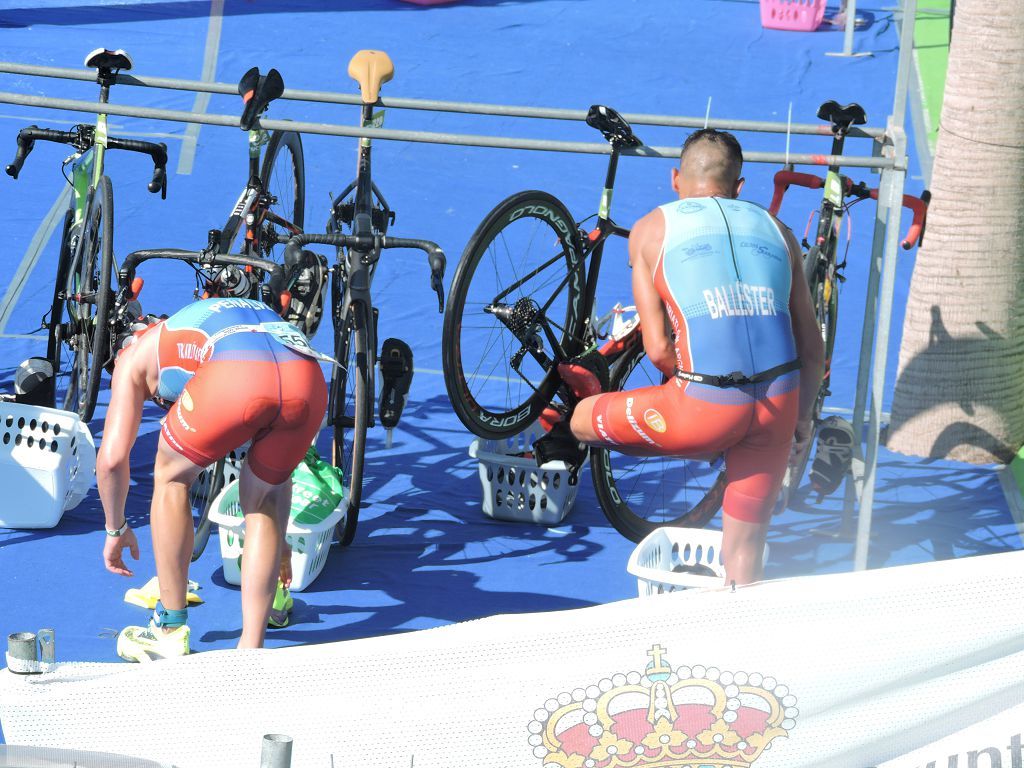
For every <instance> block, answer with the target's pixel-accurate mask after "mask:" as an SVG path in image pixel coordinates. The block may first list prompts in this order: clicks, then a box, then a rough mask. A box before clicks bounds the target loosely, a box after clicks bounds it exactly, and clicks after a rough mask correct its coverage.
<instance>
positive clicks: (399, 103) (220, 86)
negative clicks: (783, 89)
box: [0, 61, 885, 138]
mask: <svg viewBox="0 0 1024 768" xmlns="http://www.w3.org/2000/svg"><path fill="white" fill-rule="evenodd" d="M0 72H6V73H9V74H15V75H32V76H37V77H55V78H60V79H64V80H80V81H83V82H90V83H95V82H96V72H95V71H93V70H91V69H71V68H66V67H41V66H37V65H34V64H19V63H17V62H12V61H0ZM115 81H116V82H117V83H120V84H123V85H133V86H143V87H149V88H166V89H169V90H181V91H195V92H199V93H216V94H229V95H232V96H234V95H237V94H238V86H237V85H231V84H228V83H213V82H205V81H202V80H178V79H174V78H167V77H145V76H141V75H118V76H117V77H116V78H115ZM281 98H282V99H291V100H293V101H312V102H318V103H326V104H350V105H360V104H362V100H361V99H360V97H359V96H356V95H352V94H346V93H334V92H331V91H310V90H300V89H295V88H287V89H285V91H284V93H283V94H282V95H281ZM380 103H381V106H383V107H384V108H387V109H421V110H428V111H432V112H459V113H467V114H476V115H498V116H502V117H531V118H541V119H547V120H570V121H573V122H582V121H583V119H584V118H585V117H586V116H587V110H584V109H552V108H548V107H517V106H512V105H503V104H482V103H479V102H461V101H435V100H430V99H401V98H381V102H380ZM623 117H624V118H625V119H626V120H628V121H629V122H630V123H633V124H636V125H661V126H667V127H670V128H704V127H706V126H705V118H704V117H678V116H675V115H651V114H642V113H628V114H626V113H624V114H623ZM711 126H712V127H713V128H718V129H721V130H726V131H759V132H765V133H787V123H782V122H770V121H760V120H719V119H716V120H715V121H714V123H712V124H711ZM788 132H789V133H794V134H805V135H811V136H831V135H832V129H831V128H830V126H827V125H825V124H823V123H796V124H794V125H792V126H788ZM884 134H885V131H884V129H882V128H863V127H862V128H853V129H851V131H850V133H849V134H848V136H850V137H870V138H877V137H880V136H883V135H884Z"/></svg>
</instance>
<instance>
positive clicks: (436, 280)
mask: <svg viewBox="0 0 1024 768" xmlns="http://www.w3.org/2000/svg"><path fill="white" fill-rule="evenodd" d="M430 287H431V288H433V289H434V291H435V292H436V293H437V311H438V313H443V312H444V283H442V282H441V278H440V277H438V275H437V274H436V273H434V274H432V275H431V276H430Z"/></svg>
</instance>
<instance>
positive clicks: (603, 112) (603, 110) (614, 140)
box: [587, 104, 643, 149]
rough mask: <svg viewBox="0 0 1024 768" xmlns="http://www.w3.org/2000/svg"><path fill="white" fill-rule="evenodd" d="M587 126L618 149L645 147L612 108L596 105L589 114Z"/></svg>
mask: <svg viewBox="0 0 1024 768" xmlns="http://www.w3.org/2000/svg"><path fill="white" fill-rule="evenodd" d="M587 125H589V126H590V127H591V128H596V129H597V130H599V131H600V132H601V133H602V134H603V135H604V137H605V139H606V140H607V141H608V143H609V144H611V145H612V146H613V147H615V148H616V149H619V148H621V147H639V146H642V145H643V142H642V141H640V139H638V138H637V137H636V136H634V135H633V129H632V128H630V127H629V123H627V122H626V121H625V119H623V117H622V115H620V114H619V113H618V112H616V111H615V110H614V109H612V108H611V107H605V106H603V105H601V104H594V105H593V106H592V107H591V108H590V111H589V112H587Z"/></svg>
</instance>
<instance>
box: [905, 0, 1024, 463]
mask: <svg viewBox="0 0 1024 768" xmlns="http://www.w3.org/2000/svg"><path fill="white" fill-rule="evenodd" d="M1021 443H1024V0H1001V2H998V3H993V2H991V0H959V2H958V3H957V9H956V29H955V31H954V33H953V39H952V42H951V43H950V51H949V72H948V75H947V79H946V91H945V96H944V100H943V106H942V116H941V119H940V125H939V135H938V143H937V146H936V150H935V164H934V168H933V172H932V202H931V205H930V209H929V213H928V229H927V237H926V238H925V243H924V244H923V245H922V247H921V250H920V251H919V252H918V254H917V261H916V264H915V266H914V275H913V278H912V279H911V283H910V296H909V300H908V304H907V313H906V318H905V320H904V324H903V341H902V346H901V348H900V361H899V369H898V374H897V381H896V391H895V394H894V398H893V406H892V420H891V424H890V428H889V438H888V442H887V445H888V447H889V448H891V449H893V450H896V451H899V452H902V453H909V454H914V455H918V456H928V457H932V458H951V459H957V460H960V461H968V462H972V463H978V464H983V463H991V462H996V461H997V462H1008V461H1009V460H1010V459H1011V458H1012V456H1013V455H1014V454H1015V453H1016V452H1017V449H1018V448H1019V447H1020V446H1021Z"/></svg>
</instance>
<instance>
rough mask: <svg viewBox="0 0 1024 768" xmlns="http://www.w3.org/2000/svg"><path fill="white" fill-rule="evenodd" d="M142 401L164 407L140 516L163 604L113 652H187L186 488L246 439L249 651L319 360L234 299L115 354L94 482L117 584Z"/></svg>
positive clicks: (306, 433)
mask: <svg viewBox="0 0 1024 768" xmlns="http://www.w3.org/2000/svg"><path fill="white" fill-rule="evenodd" d="M150 398H161V399H163V400H164V401H171V402H173V405H172V406H171V408H170V411H169V412H168V414H167V416H166V418H165V419H164V422H163V426H162V429H161V433H160V440H159V445H158V447H157V455H156V464H155V467H154V470H153V502H152V506H151V510H150V524H151V526H152V534H153V554H154V558H155V560H156V570H157V577H158V579H159V582H160V599H161V603H162V607H161V608H160V609H159V610H158V611H157V612H156V614H155V617H154V622H151V624H150V626H149V627H147V628H142V627H134V628H132V627H130V628H128V629H126V630H125V631H124V632H122V633H121V635H120V636H119V637H118V653H119V654H121V655H122V656H123V657H125V658H129V659H131V658H135V659H139V658H141V657H142V656H147V657H150V658H153V657H160V656H168V655H179V654H183V653H188V651H189V646H188V626H187V624H186V619H187V610H186V606H185V598H186V591H185V590H186V583H187V580H188V565H189V560H190V556H191V553H192V541H193V534H194V531H193V522H192V512H191V508H190V505H189V500H188V492H189V487H190V485H191V484H192V482H193V481H194V480H195V479H196V477H197V476H198V475H199V473H200V471H201V470H202V468H203V467H206V466H209V465H210V464H212V463H214V462H215V461H217V460H218V459H220V458H221V457H223V456H225V455H226V454H227V453H228V452H229V451H230V450H232V449H235V448H238V447H239V446H240V445H242V444H243V443H244V442H246V441H248V440H251V441H252V446H251V447H250V449H249V453H248V456H247V457H246V460H245V462H244V464H243V466H242V471H241V476H240V479H239V499H240V502H241V506H242V510H243V512H244V514H245V547H244V551H243V553H242V635H241V637H240V639H239V642H238V645H239V647H240V648H252V647H259V646H261V645H262V644H263V638H264V634H265V632H266V627H267V616H268V614H269V612H270V608H271V601H272V600H273V598H274V593H275V587H276V583H277V578H278V575H279V569H280V568H281V563H282V553H283V547H284V531H285V527H286V526H287V521H288V510H289V507H290V502H291V483H290V478H291V473H292V471H293V470H294V469H295V467H296V466H297V465H298V463H299V462H300V461H301V460H302V457H303V456H304V455H305V453H306V450H307V449H308V448H309V446H310V444H311V442H312V441H313V438H314V437H315V436H316V433H317V431H318V430H319V429H320V425H321V422H322V420H323V416H324V412H325V410H326V407H327V388H326V385H325V383H324V375H323V372H322V371H321V368H320V365H319V363H318V361H317V355H316V353H315V352H313V351H312V349H311V348H309V345H308V342H307V341H306V339H305V337H304V336H303V335H302V334H301V333H299V332H298V331H296V330H295V329H294V328H293V327H292V326H291V325H289V324H288V323H285V322H283V321H282V320H281V318H280V316H278V315H277V314H276V313H275V312H274V311H273V310H271V309H270V308H269V307H268V306H266V305H265V304H262V303H260V302H258V301H251V300H249V299H243V298H220V299H206V300H204V301H198V302H195V303H193V304H190V305H188V306H187V307H185V308H184V309H182V310H181V311H179V312H177V313H176V314H174V315H171V316H170V317H169V318H167V319H166V320H164V321H162V322H159V323H156V324H154V325H152V326H150V327H149V328H147V329H146V330H144V331H142V332H141V333H139V334H137V338H136V340H135V341H134V343H132V344H131V345H130V346H128V347H127V348H126V349H124V350H123V351H122V352H121V353H120V354H119V356H118V358H117V362H116V364H115V366H114V374H113V380H112V382H111V395H110V408H109V409H108V411H107V417H106V421H105V423H104V428H103V442H102V444H101V445H100V450H99V454H98V456H97V460H96V479H97V486H98V489H99V494H100V499H101V500H102V502H103V509H104V514H105V516H106V527H107V532H108V534H109V535H108V537H107V539H106V545H105V547H104V552H103V554H104V560H105V563H106V567H107V569H108V570H110V571H112V572H114V573H119V574H122V575H125V576H130V575H132V574H131V571H130V570H129V569H128V568H126V567H125V564H124V561H123V559H122V554H123V550H124V549H125V548H128V549H129V550H130V551H131V554H132V556H133V557H135V559H138V543H137V541H136V539H135V535H134V533H132V531H131V529H130V528H128V527H127V521H126V520H125V514H124V511H125V500H126V497H127V493H128V459H129V455H130V453H131V448H132V445H133V444H134V442H135V438H136V436H137V434H138V431H139V424H140V422H141V419H142V407H143V404H144V403H145V401H146V400H148V399H150Z"/></svg>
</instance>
